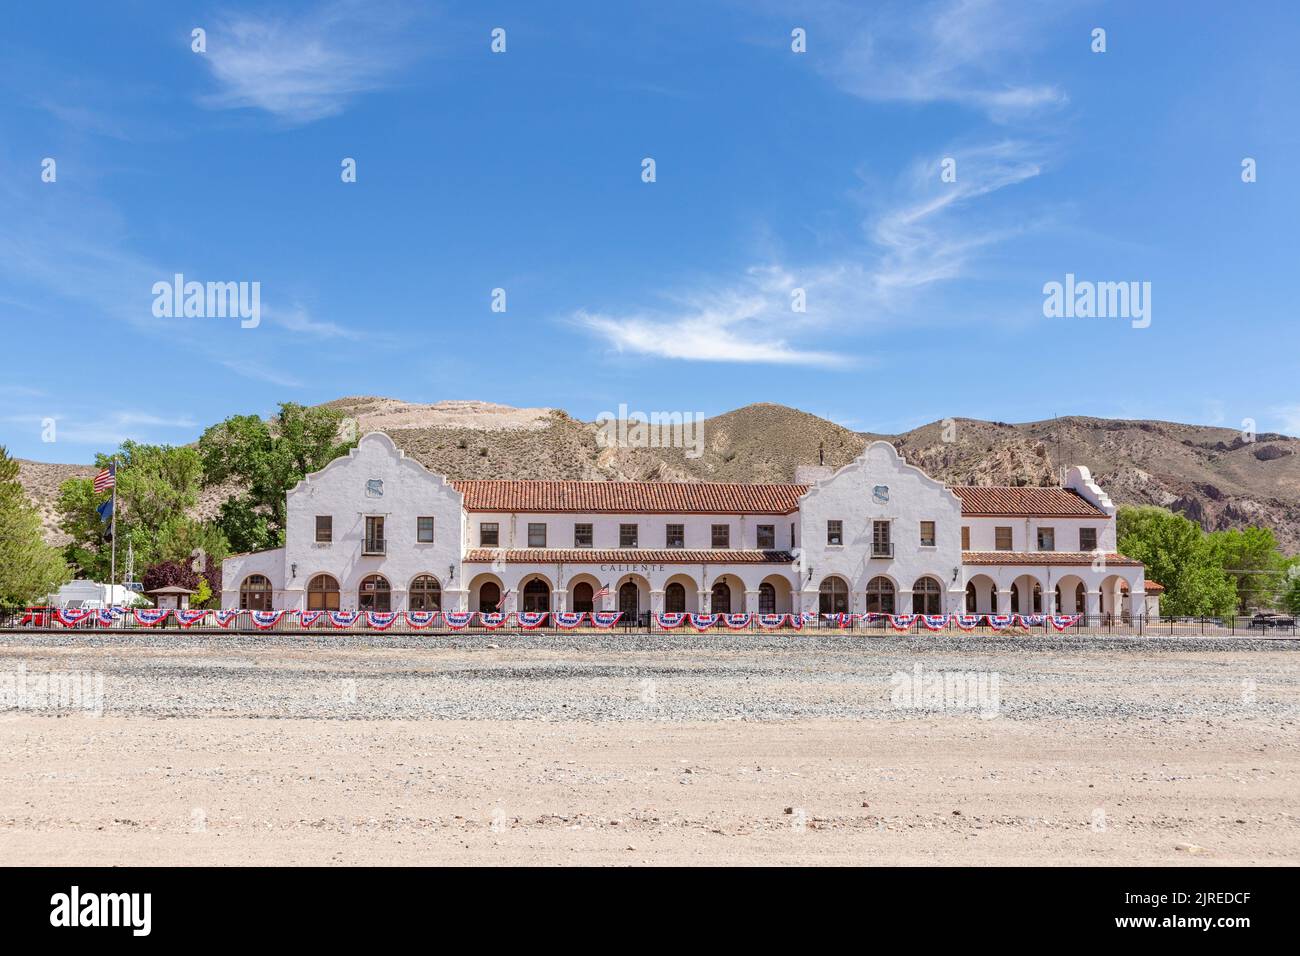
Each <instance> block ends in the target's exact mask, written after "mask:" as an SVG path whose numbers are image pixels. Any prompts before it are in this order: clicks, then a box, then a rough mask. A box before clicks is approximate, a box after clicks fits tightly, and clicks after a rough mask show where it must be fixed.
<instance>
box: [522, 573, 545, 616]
mask: <svg viewBox="0 0 1300 956" xmlns="http://www.w3.org/2000/svg"><path fill="white" fill-rule="evenodd" d="M523 609H524V610H525V611H549V610H550V609H551V586H550V585H549V584H547V583H546V582H545V581H543V580H542V579H541V578H533V579H532V580H531V581H529V582H528V583H527V584H525V585H524V608H523Z"/></svg>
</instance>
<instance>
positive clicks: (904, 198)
mask: <svg viewBox="0 0 1300 956" xmlns="http://www.w3.org/2000/svg"><path fill="white" fill-rule="evenodd" d="M954 152H955V153H956V155H957V156H958V157H959V166H958V170H959V171H958V179H957V182H954V183H941V182H940V179H939V175H938V160H937V159H933V158H931V159H927V160H925V161H918V162H917V163H915V164H913V166H912V167H911V168H909V170H908V172H907V174H906V176H905V177H904V178H903V181H902V182H901V183H900V184H899V185H898V188H897V190H896V192H895V195H898V196H900V197H901V198H900V199H899V200H897V201H896V202H895V203H894V204H893V205H891V206H888V207H886V208H884V209H881V210H879V211H877V212H876V213H875V214H874V215H872V216H870V217H868V219H867V220H866V221H865V222H864V223H863V232H864V240H865V242H864V244H862V245H859V246H857V247H855V248H851V249H848V250H846V251H845V252H844V253H843V254H841V255H840V256H838V257H837V258H834V259H831V260H828V261H823V262H819V263H812V264H803V265H799V266H795V265H791V264H788V263H770V262H769V263H766V264H763V265H756V266H752V267H750V268H749V269H748V270H746V272H745V274H744V275H742V276H740V277H738V278H730V279H726V278H723V279H718V280H715V281H712V282H709V281H705V282H700V283H696V284H695V285H694V286H692V287H691V288H689V289H687V290H685V291H679V292H676V293H674V294H672V295H671V296H669V297H668V304H667V305H666V306H664V307H661V308H658V309H643V310H637V311H631V312H621V313H609V312H595V311H591V310H586V309H583V310H579V311H577V312H575V313H574V314H573V316H572V319H573V320H574V321H575V322H576V323H577V324H578V325H580V326H582V327H584V328H586V329H587V330H588V331H590V332H592V333H594V334H595V335H597V336H598V337H600V338H602V339H604V340H605V341H606V342H607V343H608V344H609V345H610V346H612V347H613V348H615V349H616V350H618V351H621V352H632V353H638V354H642V355H651V356H656V357H659V358H667V359H680V360H687V361H708V362H745V363H767V364H778V365H812V366H822V367H837V366H847V365H855V364H864V363H867V362H869V361H870V360H869V359H868V358H867V357H853V356H849V355H847V354H845V353H843V352H840V351H827V350H825V349H811V348H808V347H806V346H805V345H804V344H803V343H804V342H807V341H826V340H827V336H826V335H823V334H819V333H820V332H821V331H823V330H827V329H833V330H835V332H836V335H837V337H838V336H842V335H843V334H845V333H851V332H853V331H860V330H862V329H864V328H869V327H872V326H885V325H887V324H891V323H893V322H895V321H896V320H897V317H898V315H899V314H901V313H902V312H903V311H904V310H905V309H906V308H907V306H908V305H909V304H910V302H911V301H912V299H913V297H914V296H915V295H916V294H918V293H920V292H921V291H923V290H924V289H926V288H927V287H930V286H933V285H935V284H937V283H942V282H947V281H951V280H954V279H958V278H960V277H962V276H963V275H966V274H967V273H968V271H969V269H970V266H971V263H972V261H973V260H974V258H975V256H976V255H977V254H978V253H979V252H980V251H981V250H983V249H985V248H986V247H989V246H992V245H994V244H995V243H997V242H999V241H1002V240H1003V239H1005V238H1006V237H1007V236H1009V235H1012V234H1014V232H1015V231H1016V230H1017V229H1019V228H1022V226H1021V225H1018V224H1013V223H1007V224H1004V225H998V224H997V222H996V219H995V217H992V216H989V215H987V214H986V215H985V216H983V217H982V219H981V221H980V223H979V224H978V225H976V224H972V223H971V222H970V221H969V220H968V217H966V216H965V215H964V212H965V209H966V207H968V206H970V205H972V204H975V203H977V202H978V201H979V200H980V199H981V198H982V197H985V196H988V195H989V194H991V193H994V192H997V191H998V190H1001V189H1005V188H1007V187H1009V186H1014V185H1016V184H1018V183H1022V182H1024V181H1026V180H1028V179H1031V178H1033V177H1035V176H1038V175H1039V174H1040V173H1041V172H1042V169H1043V161H1042V158H1041V152H1042V151H1041V150H1040V149H1038V148H1037V147H1035V146H1033V145H1032V144H1029V143H1024V142H1017V141H1010V140H1004V141H999V142H997V143H993V144H989V145H985V146H979V147H973V148H965V149H955V150H954ZM796 289H802V290H803V292H804V295H805V298H806V306H807V311H806V312H795V311H794V310H793V309H792V301H793V300H792V295H793V293H794V292H795V290H796Z"/></svg>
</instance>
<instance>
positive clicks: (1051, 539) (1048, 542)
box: [1038, 528, 1056, 551]
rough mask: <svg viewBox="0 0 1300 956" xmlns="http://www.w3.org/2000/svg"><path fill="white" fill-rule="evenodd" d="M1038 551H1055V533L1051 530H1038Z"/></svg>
mask: <svg viewBox="0 0 1300 956" xmlns="http://www.w3.org/2000/svg"><path fill="white" fill-rule="evenodd" d="M1038 550H1039V551H1055V550H1056V531H1055V530H1054V529H1052V528H1039V529H1038Z"/></svg>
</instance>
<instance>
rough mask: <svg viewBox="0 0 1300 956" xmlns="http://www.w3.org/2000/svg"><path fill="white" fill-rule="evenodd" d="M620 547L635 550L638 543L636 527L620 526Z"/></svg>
mask: <svg viewBox="0 0 1300 956" xmlns="http://www.w3.org/2000/svg"><path fill="white" fill-rule="evenodd" d="M618 546H619V547H620V548H635V547H636V546H637V543H636V525H634V524H621V525H619V526H618Z"/></svg>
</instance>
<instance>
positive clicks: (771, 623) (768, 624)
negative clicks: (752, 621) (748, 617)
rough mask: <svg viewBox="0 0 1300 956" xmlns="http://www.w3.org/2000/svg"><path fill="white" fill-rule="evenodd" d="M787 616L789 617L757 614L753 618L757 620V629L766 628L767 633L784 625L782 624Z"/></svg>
mask: <svg viewBox="0 0 1300 956" xmlns="http://www.w3.org/2000/svg"><path fill="white" fill-rule="evenodd" d="M789 616H790V615H788V614H758V615H755V617H756V618H757V620H758V626H759V627H763V628H766V629H767V630H769V631H770V630H773V629H775V628H778V627H780V626H781V625H782V624H784V623H785V622H786V619H787V618H789Z"/></svg>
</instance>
